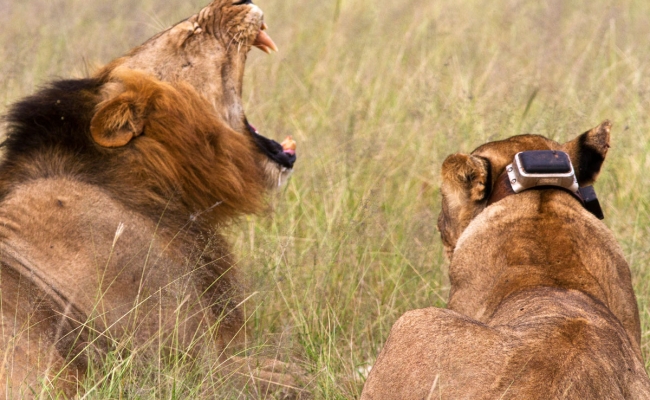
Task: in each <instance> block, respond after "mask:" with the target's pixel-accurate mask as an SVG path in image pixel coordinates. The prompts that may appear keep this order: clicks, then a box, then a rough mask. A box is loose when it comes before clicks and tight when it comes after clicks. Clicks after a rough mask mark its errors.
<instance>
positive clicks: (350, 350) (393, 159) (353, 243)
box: [0, 0, 650, 399]
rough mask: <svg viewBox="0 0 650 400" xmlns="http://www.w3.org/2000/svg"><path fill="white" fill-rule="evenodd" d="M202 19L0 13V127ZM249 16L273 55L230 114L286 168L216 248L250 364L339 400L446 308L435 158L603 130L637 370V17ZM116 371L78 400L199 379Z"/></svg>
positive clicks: (647, 52) (283, 7) (188, 7)
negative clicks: (393, 342)
mask: <svg viewBox="0 0 650 400" xmlns="http://www.w3.org/2000/svg"><path fill="white" fill-rule="evenodd" d="M205 2H206V0H202V1H199V0H189V1H188V0H184V1H179V0H174V1H171V0H169V1H165V2H162V1H161V2H154V1H153V0H143V1H140V2H131V1H126V0H115V1H112V2H103V1H99V0H92V1H91V0H29V1H25V2H13V1H9V0H0V25H1V26H2V27H3V29H2V33H0V59H2V62H0V108H3V109H4V108H6V107H7V106H8V105H9V104H10V103H11V102H12V101H15V100H16V99H18V98H20V97H22V96H25V95H27V94H30V93H32V92H34V91H35V90H36V88H37V87H38V86H39V85H40V84H42V83H44V82H46V81H48V80H50V79H52V78H56V77H70V76H82V75H84V74H86V73H87V71H88V70H89V69H90V70H92V66H93V65H99V64H102V63H105V62H108V61H109V60H111V59H112V58H114V57H117V56H119V55H121V54H123V53H124V52H125V51H127V50H128V49H130V48H131V47H133V46H135V45H137V44H139V43H141V42H142V41H144V40H145V39H147V38H148V37H149V36H151V35H152V34H154V33H156V32H157V31H159V30H161V29H162V28H164V27H167V26H168V25H170V24H172V23H174V22H177V21H178V20H180V19H182V18H183V17H186V16H188V15H190V14H192V13H193V12H195V11H197V10H198V9H200V7H202V6H203V5H204V4H205ZM257 3H258V4H259V5H260V6H261V7H262V9H264V10H265V12H266V20H267V23H268V25H269V26H270V29H269V33H270V35H271V36H272V37H273V38H274V40H275V41H276V43H277V44H278V46H279V48H280V53H278V54H275V55H272V56H270V57H269V56H266V55H264V54H263V53H261V52H259V51H257V50H253V52H252V53H251V56H250V59H249V64H248V67H247V76H246V82H245V93H244V100H245V103H246V105H247V106H246V109H247V114H248V117H249V120H251V122H252V123H253V124H254V125H256V126H257V127H258V128H259V129H260V131H261V132H262V133H263V134H266V135H267V136H270V137H274V138H276V139H281V138H283V137H284V136H285V135H288V134H292V135H294V137H295V138H296V140H297V141H298V145H299V147H298V153H299V161H298V162H297V164H296V170H295V173H294V176H293V178H292V180H291V181H290V182H289V184H288V185H287V186H286V188H285V189H284V190H283V192H282V193H281V194H280V195H279V196H277V198H274V199H272V201H273V203H274V204H275V213H274V214H273V215H268V216H262V217H250V218H247V219H244V220H242V221H240V222H239V223H238V224H236V225H235V226H233V228H232V229H231V232H230V237H231V238H232V241H233V243H234V244H235V246H234V250H235V252H236V254H237V257H238V259H239V260H240V261H239V264H240V267H241V269H242V270H243V271H245V274H246V277H247V280H248V282H249V284H250V288H251V292H254V293H255V295H254V296H253V297H252V299H251V301H250V302H249V303H247V305H246V306H247V308H248V311H249V313H250V316H251V317H250V320H249V325H250V329H251V336H250V338H249V343H248V346H249V347H250V348H251V349H256V350H255V351H259V352H262V353H265V354H271V355H274V354H276V353H277V354H279V355H280V357H281V358H284V359H287V360H292V361H294V362H297V363H299V364H300V365H302V366H303V367H304V368H305V369H306V370H307V371H308V374H309V377H310V379H311V380H312V381H311V388H312V390H313V392H314V394H315V395H316V397H317V398H327V399H335V398H355V397H358V395H359V394H360V392H361V388H362V386H363V381H364V374H365V372H367V369H368V366H369V365H371V364H372V363H373V362H374V359H375V357H376V356H377V354H378V352H379V350H380V349H381V347H382V344H383V342H384V341H385V339H386V337H387V334H388V332H389V329H390V327H391V325H392V323H393V322H394V321H395V320H396V319H397V318H398V317H399V316H400V315H401V314H402V313H403V312H405V311H406V310H409V309H413V308H420V307H427V306H444V305H445V299H446V297H447V293H448V289H449V284H448V280H447V277H446V275H447V271H446V261H445V260H444V257H443V252H442V245H441V243H440V239H439V236H438V233H437V231H436V229H435V223H436V218H437V214H438V211H439V193H438V188H439V179H438V171H439V168H440V165H441V163H442V161H443V160H444V158H445V157H446V156H447V155H448V154H451V153H454V152H459V151H460V152H469V151H471V150H472V149H473V148H475V147H477V146H478V145H480V144H482V143H484V142H486V141H488V140H494V139H500V138H504V137H507V136H511V135H514V134H519V133H527V132H532V133H540V134H544V135H546V136H549V137H551V138H553V139H556V140H559V141H564V140H568V139H570V138H572V137H573V136H575V135H577V134H579V133H582V132H584V131H586V130H587V129H589V128H591V127H593V126H595V125H596V124H598V123H600V122H601V121H602V120H604V119H611V120H612V122H613V124H614V129H613V135H612V150H611V151H610V153H609V156H608V160H607V162H606V165H605V168H604V171H603V173H602V175H601V178H600V180H599V182H598V183H597V185H596V189H597V191H598V193H599V196H600V198H601V203H602V204H603V206H604V211H605V214H606V219H605V223H606V224H607V225H608V226H609V227H610V228H611V229H612V230H613V231H614V233H615V236H616V237H617V238H618V240H619V242H620V244H621V246H622V247H623V250H624V252H625V254H626V257H627V259H628V261H629V263H630V267H631V269H632V274H633V280H634V285H635V288H636V293H637V298H638V301H639V306H640V311H641V321H642V328H643V337H642V346H643V351H644V354H645V356H646V359H648V358H650V347H649V346H650V337H649V336H648V332H650V310H649V305H650V298H649V296H650V265H649V261H650V255H649V254H648V250H649V249H648V248H649V246H648V240H647V237H648V231H649V228H650V224H649V219H650V216H649V213H648V211H649V201H648V198H649V196H648V194H649V191H650V186H649V176H650V174H647V173H646V171H647V170H648V167H649V166H650V151H649V146H650V140H649V136H650V129H649V128H650V121H649V120H648V117H647V113H646V110H647V109H649V107H650V81H649V80H648V76H650V75H649V73H650V71H649V69H650V46H648V38H649V37H650V26H649V25H648V19H647V16H648V15H650V2H647V1H646V0H617V1H602V0H599V1H587V0H576V1H570V2H568V1H564V0H547V1H544V2H540V1H536V0H497V1H494V0H463V1H455V2H434V1H431V0H408V1H388V0H374V1H370V0H326V1H323V0H282V1H278V0H276V1H272V0H259V1H258V2H257ZM121 362H123V360H122V361H121ZM115 365H116V366H115V367H110V366H109V367H108V368H107V370H106V371H108V372H112V373H115V371H119V375H120V379H118V380H112V381H111V382H113V383H111V384H108V383H105V384H104V383H101V384H100V385H99V387H98V388H97V391H94V392H90V393H89V397H90V398H106V397H117V395H116V393H123V392H124V393H130V395H129V397H140V398H150V397H159V398H162V397H164V398H184V397H188V396H189V397H206V398H209V397H210V395H209V394H205V393H203V392H200V391H197V389H196V388H197V387H198V386H197V384H196V383H197V382H200V381H201V380H200V379H198V378H197V376H200V375H201V374H202V373H203V374H204V373H205V371H201V370H199V371H187V370H185V369H184V368H185V367H183V366H177V365H171V366H168V367H166V368H167V369H164V370H163V371H162V372H158V369H157V368H158V366H156V367H155V368H153V367H152V369H151V370H149V371H148V372H143V370H142V368H143V367H142V366H140V367H138V368H140V369H138V368H134V367H133V366H132V365H131V364H130V361H129V363H126V364H124V363H123V364H120V363H119V362H117V363H116V364H115ZM646 365H650V364H648V363H647V362H646ZM129 368H130V369H129ZM106 371H105V372H106ZM115 381H119V382H120V383H119V385H118V386H119V387H117V386H116V387H113V386H115V385H117V384H116V383H115ZM106 382H109V380H106ZM93 384H94V383H93V382H89V384H88V387H89V388H90V387H92V386H93ZM193 385H194V386H193ZM125 387H126V388H127V389H124V388H125ZM129 387H132V388H135V387H149V388H150V390H145V391H136V389H132V390H130V391H129V389H128V388H129ZM230 396H231V397H233V398H236V397H237V396H238V394H237V392H231V393H230Z"/></svg>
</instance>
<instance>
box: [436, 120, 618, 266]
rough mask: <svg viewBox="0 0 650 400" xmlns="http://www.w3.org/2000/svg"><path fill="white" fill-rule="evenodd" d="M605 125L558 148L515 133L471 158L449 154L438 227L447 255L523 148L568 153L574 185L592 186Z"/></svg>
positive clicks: (603, 153)
mask: <svg viewBox="0 0 650 400" xmlns="http://www.w3.org/2000/svg"><path fill="white" fill-rule="evenodd" d="M610 129H611V123H610V122H609V121H605V122H603V123H601V124H600V125H598V126H597V127H595V128H593V129H592V130H590V131H587V132H585V133H583V134H582V135H579V136H578V137H577V138H575V139H573V140H571V141H569V142H567V143H564V144H560V143H557V142H555V141H553V140H550V139H547V138H545V137H543V136H539V135H519V136H514V137H511V138H508V139H505V140H500V141H495V142H490V143H486V144H484V145H482V146H480V147H478V148H477V149H476V150H474V151H473V152H472V153H471V154H469V155H467V154H453V155H450V156H449V157H447V158H446V159H445V161H444V162H443V164H442V185H441V193H442V211H441V212H440V215H439V217H438V229H439V230H440V235H441V237H442V241H443V244H444V246H445V251H446V253H447V256H448V257H450V258H451V255H452V253H453V251H454V248H455V247H456V242H457V241H458V238H459V237H460V235H461V234H462V233H463V231H464V230H465V228H466V227H467V226H468V225H469V223H470V222H471V221H472V220H473V219H474V218H475V217H476V216H477V215H478V214H479V213H481V212H482V211H483V210H484V209H485V208H486V207H487V202H488V198H489V197H490V194H491V192H492V189H493V188H494V185H495V183H496V178H497V177H499V175H501V174H502V173H503V171H504V170H505V167H506V166H507V165H509V164H510V163H512V161H513V158H514V156H515V154H517V153H518V152H520V151H528V150H561V151H564V152H566V153H568V154H569V157H570V158H571V163H572V164H573V166H574V169H575V173H576V177H577V179H578V184H579V185H580V186H585V185H589V184H591V183H593V182H594V181H595V180H596V177H597V176H598V173H599V172H600V168H601V166H602V164H603V161H604V160H605V156H606V155H607V150H608V149H609V133H610Z"/></svg>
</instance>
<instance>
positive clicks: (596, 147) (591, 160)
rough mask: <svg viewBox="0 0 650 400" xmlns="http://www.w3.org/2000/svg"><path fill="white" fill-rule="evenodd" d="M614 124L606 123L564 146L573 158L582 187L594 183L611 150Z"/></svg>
mask: <svg viewBox="0 0 650 400" xmlns="http://www.w3.org/2000/svg"><path fill="white" fill-rule="evenodd" d="M611 129H612V124H611V122H609V121H604V122H602V123H601V124H600V125H598V126H597V127H595V128H593V129H592V130H590V131H587V132H585V133H583V134H582V135H580V136H578V137H577V138H575V139H573V140H572V141H570V142H567V143H565V144H564V146H563V147H564V151H566V152H567V153H568V154H569V156H570V157H571V162H572V163H573V168H574V169H575V172H576V177H577V178H578V184H580V186H585V185H590V184H592V183H594V181H595V180H596V178H597V177H598V174H599V173H600V168H601V167H602V165H603V162H604V161H605V157H606V156H607V150H609V133H610V131H611Z"/></svg>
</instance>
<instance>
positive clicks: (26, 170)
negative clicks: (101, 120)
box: [0, 79, 103, 195]
mask: <svg viewBox="0 0 650 400" xmlns="http://www.w3.org/2000/svg"><path fill="white" fill-rule="evenodd" d="M100 86H101V82H100V81H98V80H96V79H77V80H61V81H57V82H53V83H51V84H50V85H49V86H48V87H46V88H45V89H42V90H41V91H39V92H38V93H36V94H34V95H32V96H30V97H27V98H26V99H24V100H21V101H19V102H18V103H16V104H14V105H13V106H12V107H11V109H10V110H9V112H8V114H7V116H6V121H7V136H6V139H5V140H4V142H3V143H2V145H1V146H2V149H3V151H4V155H3V158H2V163H1V164H0V183H1V186H0V193H2V195H6V192H7V189H8V185H11V184H16V183H19V182H21V181H24V180H29V179H38V178H42V177H51V176H52V175H53V174H66V173H67V174H75V175H76V174H79V173H81V172H82V170H83V169H86V168H88V167H90V170H91V171H87V172H89V173H90V174H93V173H94V171H93V170H99V169H101V166H100V165H99V164H100V163H98V161H99V160H101V159H102V158H103V157H102V154H101V152H100V151H99V149H98V148H97V147H96V146H95V144H94V143H93V141H92V139H91V137H90V134H89V125H90V119H91V118H92V115H93V110H94V107H95V104H96V101H95V100H93V99H94V98H95V97H96V96H97V92H98V90H99V87H100ZM55 153H56V154H57V157H59V158H60V157H62V156H67V157H70V158H75V159H76V160H75V161H74V162H69V163H64V164H65V165H60V167H64V168H63V169H61V168H54V169H53V168H51V167H52V166H51V165H50V166H47V165H43V164H42V163H41V162H39V161H41V160H40V159H42V158H43V156H44V154H48V155H50V157H52V156H54V154H55ZM91 159H92V160H93V162H92V163H89V162H87V161H89V160H91ZM70 161H72V160H70ZM58 164H60V163H58ZM82 166H83V168H81V167H82ZM93 167H94V168H93Z"/></svg>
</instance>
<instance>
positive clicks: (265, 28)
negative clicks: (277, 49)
mask: <svg viewBox="0 0 650 400" xmlns="http://www.w3.org/2000/svg"><path fill="white" fill-rule="evenodd" d="M260 29H261V30H263V31H265V30H267V29H269V27H268V25H266V23H265V22H262V26H261V27H260Z"/></svg>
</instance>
